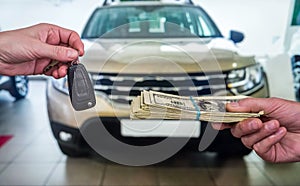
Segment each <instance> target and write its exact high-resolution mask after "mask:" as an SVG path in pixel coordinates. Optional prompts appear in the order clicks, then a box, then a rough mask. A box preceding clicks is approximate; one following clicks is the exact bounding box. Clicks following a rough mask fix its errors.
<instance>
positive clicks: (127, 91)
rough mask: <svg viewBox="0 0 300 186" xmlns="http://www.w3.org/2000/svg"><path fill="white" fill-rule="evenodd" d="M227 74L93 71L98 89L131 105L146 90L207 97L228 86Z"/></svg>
mask: <svg viewBox="0 0 300 186" xmlns="http://www.w3.org/2000/svg"><path fill="white" fill-rule="evenodd" d="M225 77H226V76H225V74H204V73H191V74H167V75H166V74H163V75H162V74H151V75H144V74H111V73H100V74H98V73H91V79H92V81H93V84H94V89H95V91H96V92H102V93H104V94H106V95H107V97H108V98H109V99H111V100H112V101H114V102H117V103H124V104H128V103H129V102H130V101H131V100H132V99H133V98H134V97H135V96H137V95H140V93H141V91H143V90H154V91H160V92H165V93H169V94H175V95H185V96H203V95H210V94H212V93H215V92H218V91H222V90H225V89H226V85H225V83H224V82H225Z"/></svg>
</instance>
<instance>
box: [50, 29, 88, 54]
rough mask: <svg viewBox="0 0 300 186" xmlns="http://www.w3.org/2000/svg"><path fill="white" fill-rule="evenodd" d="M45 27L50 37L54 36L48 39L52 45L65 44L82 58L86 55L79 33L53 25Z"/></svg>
mask: <svg viewBox="0 0 300 186" xmlns="http://www.w3.org/2000/svg"><path fill="white" fill-rule="evenodd" d="M45 26H47V30H48V35H49V34H50V35H51V34H53V35H51V36H49V37H48V39H47V41H48V42H50V43H51V44H59V43H65V44H67V45H68V46H70V47H72V48H74V49H76V50H77V51H78V52H79V55H80V56H82V55H83V54H84V45H83V42H82V41H81V39H80V36H79V35H78V33H77V32H75V31H73V30H69V29H66V28H62V27H60V26H57V25H52V24H46V25H45ZM52 40H53V41H52Z"/></svg>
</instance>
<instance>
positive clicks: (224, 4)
mask: <svg viewBox="0 0 300 186" xmlns="http://www.w3.org/2000/svg"><path fill="white" fill-rule="evenodd" d="M291 1H292V0H198V2H199V4H200V5H201V6H202V7H203V8H204V9H205V10H206V11H207V12H208V13H209V14H210V15H211V17H212V18H213V20H214V21H215V22H216V24H217V25H218V26H219V28H220V29H221V31H222V33H223V35H224V36H228V34H229V30H231V29H234V30H238V31H242V32H243V33H244V34H245V36H246V38H245V40H244V41H243V42H242V43H241V44H240V45H239V46H240V48H241V49H242V50H243V51H244V52H249V53H255V54H257V55H264V54H265V53H269V52H273V53H274V52H275V53H276V52H280V50H281V48H280V47H281V46H282V45H279V47H275V48H274V46H273V45H274V44H275V42H276V41H279V39H283V38H282V37H283V36H284V33H285V30H286V26H287V21H288V18H289V17H288V16H289V14H290V13H289V7H290V4H291ZM274 50H276V51H274Z"/></svg>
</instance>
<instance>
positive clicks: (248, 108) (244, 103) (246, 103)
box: [226, 98, 270, 112]
mask: <svg viewBox="0 0 300 186" xmlns="http://www.w3.org/2000/svg"><path fill="white" fill-rule="evenodd" d="M269 106H270V101H269V100H268V99H266V98H245V99H241V100H239V101H238V102H231V103H228V104H227V105H226V109H227V111H230V112H259V111H262V110H263V111H267V110H269Z"/></svg>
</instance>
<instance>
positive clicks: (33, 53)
mask: <svg viewBox="0 0 300 186" xmlns="http://www.w3.org/2000/svg"><path fill="white" fill-rule="evenodd" d="M83 54H84V46H83V43H82V41H81V40H80V37H79V35H78V34H77V33H76V32H74V31H72V30H68V29H65V28H61V27H59V26H56V25H51V24H45V23H43V24H38V25H35V26H31V27H27V28H23V29H18V30H13V31H6V32H1V33H0V74H2V75H9V76H14V75H35V74H43V73H44V72H43V70H44V68H45V67H46V66H47V65H48V64H49V63H50V62H51V60H58V61H60V62H61V63H59V64H58V65H57V66H55V67H54V68H51V69H50V70H49V71H48V72H46V73H45V75H49V76H53V77H54V78H61V77H64V76H65V75H66V74H67V69H68V67H69V64H70V62H71V61H73V60H75V59H77V58H78V57H79V56H82V55H83Z"/></svg>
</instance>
